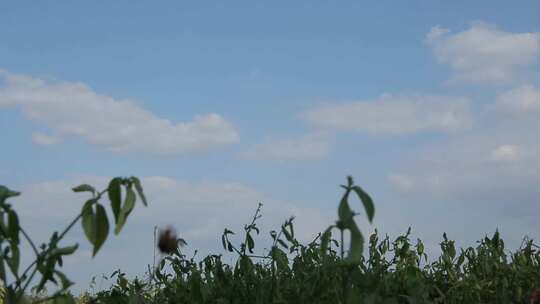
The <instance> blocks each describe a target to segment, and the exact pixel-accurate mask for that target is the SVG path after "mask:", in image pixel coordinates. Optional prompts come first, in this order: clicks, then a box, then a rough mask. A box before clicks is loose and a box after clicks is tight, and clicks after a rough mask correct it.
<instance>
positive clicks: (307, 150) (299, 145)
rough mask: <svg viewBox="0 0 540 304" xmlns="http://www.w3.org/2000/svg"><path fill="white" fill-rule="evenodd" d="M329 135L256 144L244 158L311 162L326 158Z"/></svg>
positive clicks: (319, 134) (274, 140) (309, 135)
mask: <svg viewBox="0 0 540 304" xmlns="http://www.w3.org/2000/svg"><path fill="white" fill-rule="evenodd" d="M329 141H330V140H329V138H328V135H325V134H322V133H317V134H315V133H314V134H308V135H304V136H302V137H299V138H274V139H267V140H265V141H263V142H262V143H259V144H256V145H254V146H253V147H251V148H250V149H248V150H247V151H246V152H245V153H244V155H243V156H244V157H245V158H248V159H257V160H271V161H278V162H281V161H309V160H317V159H321V158H323V157H324V156H326V155H327V154H328V153H329V151H330V149H331V148H330V142H329Z"/></svg>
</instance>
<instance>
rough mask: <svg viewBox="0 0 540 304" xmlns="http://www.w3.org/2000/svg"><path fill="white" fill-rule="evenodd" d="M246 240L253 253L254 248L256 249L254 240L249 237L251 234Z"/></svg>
mask: <svg viewBox="0 0 540 304" xmlns="http://www.w3.org/2000/svg"><path fill="white" fill-rule="evenodd" d="M246 240H247V247H248V250H249V252H250V253H253V248H255V242H254V241H253V238H252V237H251V235H249V233H248V234H247V236H246Z"/></svg>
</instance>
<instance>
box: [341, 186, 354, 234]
mask: <svg viewBox="0 0 540 304" xmlns="http://www.w3.org/2000/svg"><path fill="white" fill-rule="evenodd" d="M349 193H350V190H349V189H347V190H345V194H343V197H342V198H341V201H340V203H339V207H338V216H339V220H340V221H341V222H342V224H343V225H345V226H346V225H347V224H348V223H350V221H351V220H352V218H353V215H354V214H353V212H352V210H351V208H350V207H349V202H348V198H349Z"/></svg>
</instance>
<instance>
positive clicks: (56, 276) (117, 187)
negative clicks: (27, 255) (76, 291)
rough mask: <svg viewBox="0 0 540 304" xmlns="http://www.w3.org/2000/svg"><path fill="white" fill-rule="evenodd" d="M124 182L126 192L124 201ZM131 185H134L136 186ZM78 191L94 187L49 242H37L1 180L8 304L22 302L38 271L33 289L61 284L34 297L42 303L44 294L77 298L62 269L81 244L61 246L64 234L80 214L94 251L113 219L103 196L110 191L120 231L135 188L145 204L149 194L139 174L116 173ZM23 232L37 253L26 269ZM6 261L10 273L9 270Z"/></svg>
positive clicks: (1, 277) (0, 260) (61, 299)
mask: <svg viewBox="0 0 540 304" xmlns="http://www.w3.org/2000/svg"><path fill="white" fill-rule="evenodd" d="M122 187H123V188H124V191H125V193H126V195H125V199H124V200H123V202H122V191H121V190H122ZM133 188H134V189H135V190H133ZM72 190H73V191H74V192H90V193H91V195H92V197H91V198H90V199H88V200H87V201H86V203H85V204H84V205H83V207H82V210H81V212H80V213H79V215H77V216H76V217H75V219H74V220H73V221H71V223H69V224H68V225H67V227H66V228H65V229H64V230H63V231H62V232H60V233H59V232H57V231H55V232H54V233H53V234H52V235H51V237H50V239H49V242H48V243H42V244H41V245H40V246H39V247H38V246H36V245H35V243H34V241H33V240H32V239H31V238H30V236H29V235H28V234H27V233H26V231H25V230H24V229H23V228H22V227H21V226H20V225H19V218H18V216H17V213H16V211H15V210H13V208H12V206H11V205H10V204H8V203H7V202H6V201H7V199H8V198H12V197H15V196H18V195H20V193H19V192H16V191H12V190H10V189H8V188H7V187H5V186H1V185H0V281H1V287H2V293H1V294H0V299H1V300H2V301H3V303H6V304H18V303H21V302H22V301H27V300H25V291H26V290H27V289H28V287H29V286H30V284H32V283H35V279H36V278H37V277H36V275H39V279H38V280H37V282H38V283H37V285H36V286H34V287H33V288H32V290H33V291H34V292H35V293H38V294H39V293H41V292H43V291H44V290H45V286H46V284H47V283H49V282H50V283H52V284H54V285H57V286H59V289H58V290H57V291H56V292H55V293H53V294H52V295H50V296H48V297H46V298H41V299H38V300H36V301H35V302H36V303H41V302H44V301H46V300H54V302H55V303H75V302H74V299H73V297H72V296H71V295H70V294H69V293H68V289H69V287H70V286H71V285H73V283H72V282H71V281H70V280H69V279H68V278H67V276H66V275H65V274H64V273H63V272H61V271H60V268H61V267H62V265H63V259H64V257H65V256H69V255H71V254H73V253H74V252H75V251H76V250H77V249H78V247H79V245H78V244H73V245H69V246H60V242H61V241H62V239H63V238H64V236H65V235H66V234H67V233H68V232H69V231H70V230H71V229H72V228H73V226H74V225H75V224H76V223H77V222H78V221H79V220H81V223H82V227H83V230H84V233H85V236H86V238H87V239H88V241H90V243H91V244H92V245H93V256H95V255H96V254H97V252H98V251H99V249H100V248H101V247H102V246H103V244H104V243H105V240H106V239H107V236H108V234H109V220H108V216H107V211H106V209H105V207H104V205H103V204H102V203H101V202H100V200H101V198H102V196H103V195H104V194H105V193H107V194H108V196H109V201H110V204H111V209H112V212H113V215H114V220H115V221H114V223H115V234H118V233H119V232H120V230H121V229H122V227H123V226H124V224H125V222H126V220H127V218H128V216H129V214H130V213H131V211H132V210H133V207H134V206H135V201H136V194H135V191H136V192H137V194H138V196H139V198H140V199H141V201H142V202H143V204H144V205H145V206H146V205H147V202H146V197H145V196H144V192H143V189H142V186H141V183H140V181H139V179H138V178H136V177H130V178H120V177H117V178H114V179H112V180H111V182H110V183H109V186H108V187H107V189H105V190H103V191H101V192H98V191H96V189H95V188H94V187H92V186H90V185H87V184H82V185H79V186H77V187H74V188H73V189H72ZM21 237H23V238H24V240H26V241H27V242H28V244H29V245H30V247H31V248H32V250H33V253H34V255H35V259H34V261H33V262H31V263H30V264H29V265H28V266H27V267H26V268H25V269H24V270H23V271H22V272H20V271H19V270H20V267H19V266H20V256H21V254H20V248H19V246H20V240H21ZM6 265H7V267H8V270H9V275H7V274H6Z"/></svg>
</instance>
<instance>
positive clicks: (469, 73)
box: [426, 22, 540, 83]
mask: <svg viewBox="0 0 540 304" xmlns="http://www.w3.org/2000/svg"><path fill="white" fill-rule="evenodd" d="M426 42H427V44H428V45H430V46H431V47H432V48H433V52H434V54H435V56H436V58H437V60H438V61H439V62H440V63H444V64H448V65H449V66H450V68H451V69H452V70H453V71H454V73H455V74H454V75H453V76H452V78H451V79H450V82H455V83H504V82H508V81H511V80H512V79H513V76H514V70H515V69H516V68H517V67H520V66H527V65H529V64H531V63H533V62H534V61H535V60H536V59H538V55H539V54H540V33H537V32H530V33H511V32H504V31H501V30H499V29H497V27H495V26H494V25H490V24H486V23H482V22H476V23H473V24H472V25H471V27H470V28H469V29H467V30H465V31H462V32H458V33H452V32H451V31H450V30H449V29H447V28H443V27H439V26H436V27H433V28H432V29H431V31H430V32H429V33H428V34H427V36H426Z"/></svg>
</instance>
